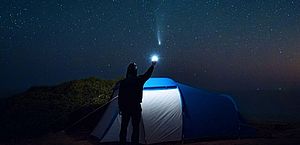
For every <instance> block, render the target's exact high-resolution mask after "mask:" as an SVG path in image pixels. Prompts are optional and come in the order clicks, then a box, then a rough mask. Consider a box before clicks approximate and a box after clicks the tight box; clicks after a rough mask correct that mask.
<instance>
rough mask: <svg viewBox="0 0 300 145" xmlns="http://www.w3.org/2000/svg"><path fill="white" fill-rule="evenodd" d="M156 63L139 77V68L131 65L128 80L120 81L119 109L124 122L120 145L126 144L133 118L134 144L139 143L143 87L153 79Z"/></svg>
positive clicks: (127, 74) (122, 123)
mask: <svg viewBox="0 0 300 145" xmlns="http://www.w3.org/2000/svg"><path fill="white" fill-rule="evenodd" d="M155 64H156V62H152V65H151V66H150V67H149V69H148V70H147V72H146V73H145V74H143V75H139V76H137V66H136V64H135V63H130V64H129V66H128V68H127V73H126V78H125V79H123V80H121V81H120V87H119V99H118V103H119V109H120V112H121V117H122V122H121V130H120V136H119V137H120V144H122V145H123V144H125V143H126V136H127V126H128V123H129V120H130V118H131V121H132V127H133V132H132V135H131V142H132V144H138V143H139V124H140V120H141V113H142V107H141V103H142V98H143V86H144V84H145V82H146V81H147V80H148V79H149V78H150V77H151V75H152V72H153V69H154V66H155Z"/></svg>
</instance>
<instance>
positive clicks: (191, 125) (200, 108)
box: [178, 84, 239, 139]
mask: <svg viewBox="0 0 300 145" xmlns="http://www.w3.org/2000/svg"><path fill="white" fill-rule="evenodd" d="M178 86H179V88H180V92H181V95H182V98H183V102H184V118H183V126H184V129H183V134H184V139H196V138H220V137H222V138H224V137H237V136H238V131H239V126H238V114H237V111H236V109H235V106H234V104H233V103H232V101H231V100H230V99H228V98H227V97H224V96H220V95H218V94H214V93H209V92H207V91H204V90H200V89H196V88H192V87H190V86H187V85H183V84H178Z"/></svg>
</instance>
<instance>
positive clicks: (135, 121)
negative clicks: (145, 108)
mask: <svg viewBox="0 0 300 145" xmlns="http://www.w3.org/2000/svg"><path fill="white" fill-rule="evenodd" d="M141 114H142V112H135V113H132V128H133V131H132V135H131V142H132V144H134V145H135V144H138V143H139V135H140V132H139V129H140V120H141Z"/></svg>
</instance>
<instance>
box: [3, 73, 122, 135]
mask: <svg viewBox="0 0 300 145" xmlns="http://www.w3.org/2000/svg"><path fill="white" fill-rule="evenodd" d="M115 82H116V81H113V80H101V79H97V78H94V77H92V78H88V79H81V80H74V81H69V82H65V83H62V84H59V85H57V86H42V87H31V88H30V89H28V90H27V91H25V92H23V93H21V94H18V95H15V96H13V97H10V98H5V99H1V101H0V109H1V112H2V113H1V115H0V128H1V130H0V136H1V137H0V138H1V140H9V139H15V138H25V137H34V136H38V135H43V134H45V133H48V132H49V131H52V130H60V129H63V128H64V127H66V126H68V124H69V123H70V114H71V113H72V112H78V113H77V116H76V115H75V116H74V113H72V114H73V115H72V119H71V120H75V119H77V118H80V117H81V116H83V115H85V114H86V112H89V111H90V110H93V109H94V108H96V107H98V106H101V105H103V104H104V103H105V102H107V101H108V100H109V99H110V95H111V92H112V87H113V85H114V84H115ZM83 108H86V109H83Z"/></svg>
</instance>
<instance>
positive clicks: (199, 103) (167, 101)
mask: <svg viewBox="0 0 300 145" xmlns="http://www.w3.org/2000/svg"><path fill="white" fill-rule="evenodd" d="M142 109H143V111H142V119H141V123H140V143H145V144H152V143H158V142H168V141H183V140H189V139H203V138H205V139H208V138H213V139H214V138H238V137H241V136H245V135H247V136H249V135H251V134H253V131H251V129H249V128H248V129H247V127H245V126H244V125H243V123H242V122H241V121H240V119H239V112H238V110H237V106H236V104H235V102H234V101H233V99H232V98H231V97H230V96H226V95H220V94H217V93H211V92H207V91H205V90H201V89H196V88H193V87H190V86H187V85H184V84H181V83H177V82H175V81H173V80H171V79H169V78H150V79H149V80H148V81H147V82H146V84H145V85H144V91H143V102H142ZM120 126H121V118H120V115H119V114H118V98H117V92H115V97H114V98H113V100H112V101H111V102H110V103H109V105H108V107H107V108H106V110H105V112H104V114H103V116H102V117H101V119H100V120H99V122H98V124H97V125H96V127H95V128H94V130H93V131H92V133H91V135H92V136H93V137H95V138H96V139H97V140H98V141H100V142H117V141H118V140H119V131H120ZM249 130H250V131H249ZM131 132H132V126H131V122H130V123H129V127H128V134H127V140H128V141H130V136H131Z"/></svg>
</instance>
